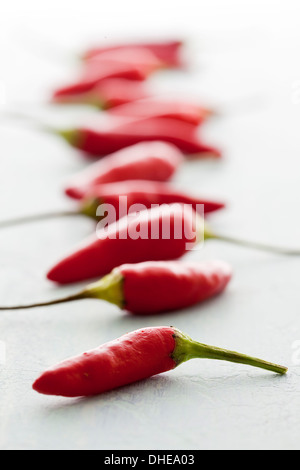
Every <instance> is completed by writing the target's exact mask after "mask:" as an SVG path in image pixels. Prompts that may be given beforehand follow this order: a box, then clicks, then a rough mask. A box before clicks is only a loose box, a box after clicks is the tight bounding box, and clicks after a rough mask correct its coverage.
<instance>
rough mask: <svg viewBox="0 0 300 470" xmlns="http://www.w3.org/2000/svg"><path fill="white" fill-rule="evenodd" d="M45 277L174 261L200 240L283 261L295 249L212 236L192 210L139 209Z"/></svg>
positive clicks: (63, 279) (74, 277)
mask: <svg viewBox="0 0 300 470" xmlns="http://www.w3.org/2000/svg"><path fill="white" fill-rule="evenodd" d="M97 232H98V233H97V234H95V235H93V236H92V237H90V238H89V239H88V240H86V241H85V242H84V243H83V244H81V245H80V246H79V247H78V248H77V249H75V250H73V251H72V252H71V253H70V254H69V255H68V256H66V257H65V258H63V259H62V260H61V261H59V262H58V263H57V264H56V265H55V266H53V267H52V269H51V270H50V271H49V272H48V274H47V277H48V279H49V280H51V281H54V282H56V283H58V284H69V283H73V282H80V281H83V280H85V279H92V278H96V277H101V276H104V275H105V274H107V273H109V272H110V271H111V270H112V269H114V268H115V267H117V266H120V265H121V264H125V263H141V262H144V261H163V260H175V259H178V258H180V257H182V256H183V255H185V254H186V253H187V252H188V251H189V250H191V249H192V248H193V247H195V246H196V245H197V244H198V243H199V241H203V240H210V239H212V240H219V241H225V242H228V243H234V244H238V245H241V246H245V247H251V248H254V249H258V250H263V251H269V252H272V253H276V254H281V255H286V256H299V255H300V251H299V250H291V249H286V248H279V247H274V246H269V245H264V244H261V243H256V242H251V241H245V240H239V239H237V238H233V237H229V236H226V235H222V234H216V233H214V232H213V231H212V230H211V228H210V227H209V226H208V225H207V224H206V223H205V224H204V220H203V219H202V218H201V217H200V215H199V214H198V213H196V212H195V211H194V210H193V208H192V207H191V206H190V205H187V204H183V205H181V204H170V205H167V204H165V205H162V206H159V207H156V208H152V209H148V210H143V211H141V212H140V213H138V214H136V215H132V214H131V215H129V216H128V217H123V218H122V219H120V220H119V221H118V222H116V223H110V224H109V225H108V227H107V229H105V230H104V228H103V226H102V229H100V230H98V231H97Z"/></svg>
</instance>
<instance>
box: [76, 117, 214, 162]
mask: <svg viewBox="0 0 300 470" xmlns="http://www.w3.org/2000/svg"><path fill="white" fill-rule="evenodd" d="M71 135H72V137H71V139H69V143H70V144H71V145H73V146H74V147H76V148H77V149H78V150H80V151H82V152H83V153H85V154H88V155H90V156H94V157H101V156H104V155H108V154H110V153H113V152H117V151H118V150H121V149H122V148H124V147H129V146H131V145H134V144H137V143H139V142H153V141H157V140H160V141H163V142H167V143H170V144H173V145H175V146H176V147H177V148H178V149H179V150H180V151H182V152H183V153H184V154H187V155H189V156H191V157H193V158H203V157H207V156H208V155H209V156H211V157H214V158H220V157H221V152H220V151H219V150H218V149H216V148H215V147H211V146H209V145H206V144H205V143H203V142H202V140H201V139H200V137H199V135H198V129H197V128H196V127H195V126H194V125H192V124H190V123H187V122H180V121H178V120H176V119H170V118H148V119H140V120H129V121H126V120H125V121H124V122H123V123H120V122H117V123H116V124H111V126H110V127H109V128H107V129H103V130H101V129H99V130H94V129H91V128H84V127H82V128H79V129H76V130H73V131H71Z"/></svg>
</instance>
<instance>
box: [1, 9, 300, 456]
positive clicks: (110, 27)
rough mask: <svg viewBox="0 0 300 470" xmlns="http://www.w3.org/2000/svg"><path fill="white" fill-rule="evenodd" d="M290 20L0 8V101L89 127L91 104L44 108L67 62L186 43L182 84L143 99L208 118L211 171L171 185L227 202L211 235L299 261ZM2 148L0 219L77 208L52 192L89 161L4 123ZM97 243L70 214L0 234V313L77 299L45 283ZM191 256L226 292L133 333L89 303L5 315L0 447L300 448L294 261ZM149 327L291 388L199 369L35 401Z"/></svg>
mask: <svg viewBox="0 0 300 470" xmlns="http://www.w3.org/2000/svg"><path fill="white" fill-rule="evenodd" d="M299 8H300V7H299V2H297V1H296V0H295V1H292V0H287V1H286V2H284V4H283V3H280V2H274V1H264V0H263V1H257V0H255V1H253V0H252V1H251V2H250V1H248V0H247V1H244V2H239V1H238V0H235V1H233V0H231V1H227V2H224V1H222V0H209V1H203V0H192V1H190V2H181V1H178V0H172V1H169V0H165V1H164V2H159V1H158V0H157V1H156V0H153V1H152V2H149V3H148V2H146V3H145V2H138V1H134V0H128V1H126V2H122V1H116V0H111V1H110V2H105V3H103V2H100V3H99V2H98V1H96V0H95V1H92V0H86V1H85V2H76V4H75V5H74V2H71V1H66V0H65V1H57V0H52V1H51V2H38V1H37V0H36V1H33V0H29V1H28V2H26V3H25V2H17V1H16V0H11V1H10V2H4V3H3V2H2V6H1V14H0V58H1V66H0V82H1V104H2V105H3V101H5V103H4V104H5V106H6V109H8V108H9V109H14V110H23V111H24V112H28V113H31V115H34V116H38V117H39V118H40V119H45V120H46V119H47V120H48V121H49V122H51V123H55V124H56V125H63V124H65V125H66V124H70V123H73V122H77V120H81V121H84V120H85V119H90V118H94V114H95V113H94V111H92V110H91V109H88V108H79V107H77V108H75V107H73V108H66V109H59V110H58V109H53V108H49V107H46V106H43V102H45V101H46V100H47V98H48V96H49V93H50V91H51V90H52V88H53V87H54V86H55V85H56V84H58V83H62V82H63V81H66V80H67V79H68V78H69V76H70V74H72V70H73V69H74V71H75V70H76V60H75V61H74V60H73V59H74V57H75V55H74V57H73V53H76V52H78V51H80V50H81V49H82V48H83V47H84V46H85V45H89V44H91V43H94V42H95V41H96V40H99V41H100V42H101V41H103V42H105V41H109V40H115V39H116V38H119V37H121V38H127V37H130V38H132V37H134V38H135V37H136V38H144V37H155V38H159V37H169V36H180V37H183V38H184V39H187V41H188V48H187V50H186V54H187V57H189V58H190V69H189V71H187V72H172V73H170V72H164V73H161V74H160V75H159V76H158V75H157V76H155V77H154V78H153V79H152V86H153V89H157V91H158V92H160V93H162V94H164V93H168V94H171V93H176V94H180V95H181V96H182V97H185V96H186V95H187V96H189V97H191V98H192V99H195V100H199V101H203V102H205V103H206V104H212V105H213V106H216V107H217V109H218V108H219V109H220V116H219V117H217V118H215V119H214V120H213V121H211V123H209V124H208V125H206V126H205V127H204V128H203V131H202V132H203V135H204V136H205V138H206V140H208V141H210V142H212V143H214V144H216V145H218V146H220V147H221V148H222V149H223V150H224V158H223V160H222V161H219V162H216V161H214V162H213V161H198V162H189V163H187V164H186V165H185V166H184V167H183V168H182V169H181V171H180V172H179V174H178V175H177V177H176V183H177V184H178V186H180V187H182V188H186V189H190V190H193V191H194V192H197V193H198V194H203V195H204V196H206V197H213V198H216V199H218V198H220V199H224V200H225V201H227V203H228V208H227V209H226V210H225V211H223V212H222V213H219V214H215V215H214V216H213V217H211V224H213V226H214V227H215V228H216V229H219V230H220V231H222V232H223V233H226V234H230V235H237V236H241V237H244V238H249V239H253V240H257V241H263V242H272V243H274V244H283V245H290V246H293V247H296V246H298V247H300V221H299V199H300V186H299V174H300V158H299V156H300V138H299V118H300V65H299V47H300V30H299V21H298V20H299ZM2 109H3V106H2ZM0 143H1V144H0V145H1V151H0V162H1V168H0V201H1V205H0V219H4V218H7V217H12V216H17V215H24V214H31V213H35V212H41V211H47V210H52V209H60V208H61V209H65V208H73V205H72V203H70V201H69V200H67V199H66V198H65V197H64V195H63V193H62V187H63V184H64V181H65V180H66V178H67V177H68V176H69V175H71V174H72V173H74V172H76V171H78V170H79V169H80V168H83V167H85V166H86V165H87V164H88V162H87V161H86V160H85V159H84V158H82V156H81V155H80V154H79V153H77V152H76V151H73V150H71V149H70V148H69V147H67V146H66V145H65V144H64V143H63V142H61V141H60V140H59V139H58V138H55V137H53V136H51V135H47V134H46V133H43V132H40V131H39V130H38V129H35V128H34V127H32V126H30V125H29V124H28V125H27V124H26V122H25V121H21V120H12V119H6V118H4V117H3V115H2V114H1V121H0ZM93 229H94V225H93V223H92V222H90V221H88V220H83V219H80V218H76V219H75V218H74V219H70V218H69V219H67V220H63V219H61V220H56V221H51V222H50V221H49V222H44V223H40V224H35V225H31V226H26V227H25V226H24V227H22V228H21V227H20V228H17V227H15V228H13V229H12V228H11V229H9V230H8V229H7V230H5V231H4V230H3V231H1V232H0V301H1V302H0V303H1V304H4V305H10V304H15V303H21V302H22V303H24V302H32V301H41V300H46V299H52V298H55V297H57V296H58V295H60V296H61V295H64V294H69V293H72V292H73V291H74V290H75V287H74V286H70V287H64V288H57V287H55V286H53V285H52V284H50V282H48V281H47V280H46V279H45V272H46V271H47V269H48V268H49V267H50V266H51V265H52V264H53V263H54V262H55V261H56V260H57V259H58V258H59V257H60V256H61V255H63V254H64V253H65V252H66V251H68V250H69V248H70V247H71V246H73V245H75V244H77V243H78V242H79V241H81V240H82V239H83V238H84V237H86V236H87V235H88V234H89V233H90V232H91V231H92V230H93ZM188 258H192V259H199V260H200V259H211V258H221V259H224V260H226V261H228V262H230V263H231V264H232V266H233V269H234V278H233V281H232V283H231V284H230V286H229V288H228V290H227V292H226V293H225V294H224V295H223V296H222V297H219V298H216V299H214V300H211V301H210V302H207V303H206V304H205V305H202V306H198V307H195V308H191V309H189V310H187V311H181V312H174V313H172V314H169V315H162V316H159V317H147V318H142V319H141V318H138V317H133V316H129V315H126V314H124V313H122V312H120V311H119V310H118V309H117V308H115V307H113V306H109V305H108V304H105V303H103V302H96V301H85V302H81V303H80V302H79V303H77V304H76V303H74V304H72V305H71V304H69V305H62V306H57V307H53V308H48V309H46V308H41V309H38V310H34V311H18V312H7V311H6V312H2V313H1V316H0V341H1V343H0V344H1V365H0V448H1V449H111V450H113V449H184V450H185V449H297V448H299V433H300V400H299V397H300V377H299V372H300V368H299V367H300V366H299V359H300V354H298V352H299V351H298V350H299V347H300V346H299V344H300V342H299V340H300V315H299V314H300V288H299V285H300V284H299V282H300V281H299V279H300V264H299V259H297V258H284V257H279V256H274V255H270V254H265V253H259V252H255V251H253V250H246V249H242V248H237V247H235V246H233V245H232V246H229V245H226V244H224V243H217V242H209V243H206V244H205V247H204V248H203V249H202V250H200V251H197V252H194V253H190V254H189V255H188ZM100 262H101V260H100ZM153 295H155V293H153ZM150 325H175V326H177V327H178V328H179V329H181V330H183V331H185V332H186V333H188V334H190V335H191V336H193V337H194V338H195V339H197V340H199V341H201V342H205V343H208V344H212V345H216V346H220V347H225V348H229V349H234V350H238V351H240V352H243V353H246V354H251V355H255V356H258V357H262V358H264V359H266V360H270V361H273V362H278V363H282V364H283V365H287V366H289V368H290V371H289V374H288V375H287V376H286V377H277V376H274V375H273V374H270V373H266V372H263V371H260V370H258V369H251V368H249V367H247V366H239V365H234V364H227V363H220V362H212V361H205V360H203V361H200V360H194V361H191V362H190V363H187V364H185V365H182V366H180V367H179V368H178V369H176V370H175V371H172V372H170V373H166V374H164V375H161V376H157V377H153V378H151V379H150V380H147V381H145V382H141V383H138V384H134V385H131V386H128V387H125V388H123V389H119V390H117V391H113V392H111V393H106V394H104V395H102V396H98V397H94V398H90V399H72V400H69V399H64V398H55V397H45V396H41V395H38V394H37V393H35V392H34V391H33V390H32V389H31V384H32V382H33V380H34V379H35V378H36V377H37V375H38V374H39V373H40V372H41V371H42V370H44V369H45V368H47V367H48V366H51V365H53V364H55V363H57V362H59V361H61V360H63V359H65V358H67V357H69V356H73V355H75V354H78V353H80V352H82V351H84V350H87V349H91V348H94V347H96V346H98V345H99V344H101V343H103V342H106V341H108V340H111V339H113V338H116V337H118V336H120V335H122V334H123V333H125V332H127V331H131V330H134V329H137V328H140V327H146V326H150Z"/></svg>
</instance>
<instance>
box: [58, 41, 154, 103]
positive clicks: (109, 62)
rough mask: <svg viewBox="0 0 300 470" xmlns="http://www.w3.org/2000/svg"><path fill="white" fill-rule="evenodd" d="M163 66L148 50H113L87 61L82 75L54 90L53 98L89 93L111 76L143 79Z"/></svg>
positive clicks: (61, 98)
mask: <svg viewBox="0 0 300 470" xmlns="http://www.w3.org/2000/svg"><path fill="white" fill-rule="evenodd" d="M161 67H162V63H161V62H160V61H159V60H157V58H156V57H155V56H154V55H153V54H151V52H150V51H148V50H143V49H136V50H133V49H130V50H126V52H125V53H123V52H121V51H112V52H111V53H109V54H103V55H101V59H100V57H98V58H97V59H93V60H90V61H89V62H87V63H86V64H85V67H84V70H83V72H82V74H81V77H80V78H79V79H78V80H77V81H75V82H74V83H71V84H70V85H67V86H64V87H62V88H59V89H57V90H56V91H54V93H53V96H52V99H53V100H54V101H58V100H60V101H61V100H63V99H67V98H68V97H69V96H73V97H74V95H77V94H78V95H80V94H83V93H88V92H90V91H92V90H93V89H94V88H95V87H97V86H98V85H99V84H101V83H102V82H103V81H104V80H107V79H110V78H123V79H127V80H137V81H143V80H146V79H147V78H148V77H149V75H151V74H152V73H153V72H154V71H156V70H158V69H160V68H161Z"/></svg>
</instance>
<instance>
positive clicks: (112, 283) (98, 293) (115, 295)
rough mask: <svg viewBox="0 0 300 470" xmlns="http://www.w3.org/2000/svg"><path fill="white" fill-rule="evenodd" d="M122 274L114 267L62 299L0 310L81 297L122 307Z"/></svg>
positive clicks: (123, 303)
mask: <svg viewBox="0 0 300 470" xmlns="http://www.w3.org/2000/svg"><path fill="white" fill-rule="evenodd" d="M123 282H124V279H123V276H122V274H121V273H120V272H119V270H118V269H117V268H116V269H114V270H113V271H112V272H111V273H110V274H107V275H106V276H104V277H103V278H101V279H100V280H99V281H98V282H94V283H92V284H89V285H88V286H87V287H86V288H85V289H84V290H82V291H81V292H77V293H76V294H73V295H70V296H68V297H64V298H62V299H55V300H50V301H48V302H38V303H35V304H29V305H16V306H12V307H0V310H26V309H31V308H38V307H48V306H50V305H57V304H63V303H67V302H73V301H75V300H83V299H98V300H105V301H106V302H109V303H111V304H114V305H117V306H118V307H119V308H121V309H122V308H124V305H125V299H124V290H123Z"/></svg>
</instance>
